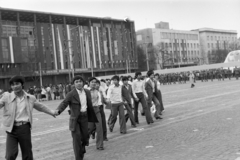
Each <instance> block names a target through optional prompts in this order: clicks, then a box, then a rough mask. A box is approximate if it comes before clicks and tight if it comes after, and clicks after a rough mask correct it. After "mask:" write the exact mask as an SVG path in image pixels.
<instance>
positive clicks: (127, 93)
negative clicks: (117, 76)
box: [122, 77, 137, 127]
mask: <svg viewBox="0 0 240 160" xmlns="http://www.w3.org/2000/svg"><path fill="white" fill-rule="evenodd" d="M122 81H123V86H122V97H123V102H124V106H125V108H126V110H127V114H125V119H126V122H127V121H128V118H130V120H131V124H132V127H136V122H135V120H134V116H133V113H132V108H133V107H132V98H133V99H135V100H137V96H136V94H135V93H133V91H132V87H131V85H129V84H128V77H123V78H122ZM133 94H135V95H133Z"/></svg>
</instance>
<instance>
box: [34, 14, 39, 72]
mask: <svg viewBox="0 0 240 160" xmlns="http://www.w3.org/2000/svg"><path fill="white" fill-rule="evenodd" d="M33 21H34V22H33V25H34V28H33V35H34V47H35V66H34V68H35V70H36V71H37V70H38V63H39V62H40V59H39V53H38V36H37V35H38V33H37V16H36V14H35V13H34V14H33Z"/></svg>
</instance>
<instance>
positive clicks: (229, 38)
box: [207, 35, 237, 41]
mask: <svg viewBox="0 0 240 160" xmlns="http://www.w3.org/2000/svg"><path fill="white" fill-rule="evenodd" d="M236 39H237V36H236V37H233V36H232V35H226V36H217V35H216V36H207V40H211V41H213V40H226V41H231V40H232V41H234V40H236Z"/></svg>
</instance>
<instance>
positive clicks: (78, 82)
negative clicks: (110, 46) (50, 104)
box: [56, 76, 98, 160]
mask: <svg viewBox="0 0 240 160" xmlns="http://www.w3.org/2000/svg"><path fill="white" fill-rule="evenodd" d="M73 84H74V86H75V89H73V90H72V91H70V92H69V93H68V94H67V95H66V98H65V99H64V100H63V101H62V102H61V104H60V105H59V106H58V108H57V111H58V112H56V113H58V114H61V113H62V112H63V111H64V110H65V109H66V108H67V106H68V105H69V108H70V112H69V113H70V123H69V129H70V131H71V132H72V138H73V149H74V154H75V159H76V160H82V159H83V157H84V153H86V149H85V146H87V145H88V144H89V142H88V139H89V135H88V122H98V120H97V117H96V115H95V112H94V110H93V106H92V101H91V94H90V91H89V90H87V89H84V88H83V85H84V79H83V78H82V77H81V76H75V77H74V78H73Z"/></svg>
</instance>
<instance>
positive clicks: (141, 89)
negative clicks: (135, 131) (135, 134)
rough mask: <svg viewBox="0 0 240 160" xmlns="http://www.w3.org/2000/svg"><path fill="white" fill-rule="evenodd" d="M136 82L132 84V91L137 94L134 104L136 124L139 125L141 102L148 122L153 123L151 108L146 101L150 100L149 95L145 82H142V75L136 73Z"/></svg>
mask: <svg viewBox="0 0 240 160" xmlns="http://www.w3.org/2000/svg"><path fill="white" fill-rule="evenodd" d="M135 77H136V80H134V81H133V83H132V90H133V92H134V93H135V95H136V96H137V97H135V102H134V118H135V122H136V123H137V124H139V120H138V104H139V102H140V103H141V104H142V108H143V110H144V113H145V116H146V122H147V123H148V124H150V123H153V119H152V116H151V113H150V108H149V107H148V105H147V102H146V99H147V98H148V95H147V93H146V90H145V86H144V81H143V80H141V78H142V73H141V72H136V73H135Z"/></svg>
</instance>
